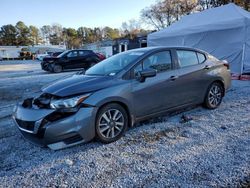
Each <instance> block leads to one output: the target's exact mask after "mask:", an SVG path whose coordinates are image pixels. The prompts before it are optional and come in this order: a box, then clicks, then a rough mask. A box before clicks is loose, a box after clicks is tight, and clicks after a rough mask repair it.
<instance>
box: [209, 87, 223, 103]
mask: <svg viewBox="0 0 250 188" xmlns="http://www.w3.org/2000/svg"><path fill="white" fill-rule="evenodd" d="M221 98H222V92H221V88H220V87H219V86H217V85H213V86H212V87H211V89H210V91H209V95H208V102H209V104H210V105H211V106H212V107H216V106H218V105H219V103H220V102H221Z"/></svg>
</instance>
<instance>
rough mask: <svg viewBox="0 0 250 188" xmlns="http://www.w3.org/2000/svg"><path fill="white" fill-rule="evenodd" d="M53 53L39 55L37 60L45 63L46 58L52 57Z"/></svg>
mask: <svg viewBox="0 0 250 188" xmlns="http://www.w3.org/2000/svg"><path fill="white" fill-rule="evenodd" d="M52 53H53V52H45V53H44V54H37V55H36V59H37V60H39V61H43V59H44V58H45V57H48V56H51V54H52Z"/></svg>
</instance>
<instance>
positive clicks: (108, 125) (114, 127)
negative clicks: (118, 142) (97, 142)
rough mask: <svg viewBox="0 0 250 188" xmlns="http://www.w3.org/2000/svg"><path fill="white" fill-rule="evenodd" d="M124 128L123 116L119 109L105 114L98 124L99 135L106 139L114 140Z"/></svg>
mask: <svg viewBox="0 0 250 188" xmlns="http://www.w3.org/2000/svg"><path fill="white" fill-rule="evenodd" d="M123 127H124V117H123V114H122V113H121V112H120V111H119V110H117V109H110V110H108V111H106V112H104V113H103V114H102V116H101V118H100V120H99V122H98V130H99V133H100V134H101V135H102V136H103V137H105V138H109V139H110V138H114V137H116V136H117V135H119V134H120V133H121V132H122V130H123Z"/></svg>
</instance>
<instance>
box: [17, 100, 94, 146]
mask: <svg viewBox="0 0 250 188" xmlns="http://www.w3.org/2000/svg"><path fill="white" fill-rule="evenodd" d="M95 115H96V108H95V107H82V108H79V110H78V111H76V112H58V111H56V110H53V109H39V108H34V107H24V106H23V105H22V104H18V105H17V106H16V108H15V109H14V113H13V119H14V122H15V123H16V125H17V127H18V128H19V130H20V131H21V133H22V135H23V136H24V137H25V138H26V139H28V140H29V141H31V142H32V143H34V144H36V145H40V146H48V147H49V148H51V149H53V150H57V149H62V148H66V147H70V146H73V145H76V144H80V143H85V142H88V141H90V140H92V139H93V138H94V136H95Z"/></svg>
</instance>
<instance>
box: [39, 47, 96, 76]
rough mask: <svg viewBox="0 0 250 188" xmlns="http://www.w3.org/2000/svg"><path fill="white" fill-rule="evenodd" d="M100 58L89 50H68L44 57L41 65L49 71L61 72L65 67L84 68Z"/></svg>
mask: <svg viewBox="0 0 250 188" xmlns="http://www.w3.org/2000/svg"><path fill="white" fill-rule="evenodd" d="M100 61H101V60H100V58H99V57H98V55H96V54H95V53H94V52H93V51H91V50H68V51H65V52H63V53H62V54H60V55H59V56H57V57H45V58H44V59H43V61H42V62H41V67H42V69H43V70H45V71H49V72H55V73H58V72H62V71H63V70H65V69H85V70H87V69H88V68H90V67H92V66H93V65H95V64H96V63H98V62H100Z"/></svg>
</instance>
